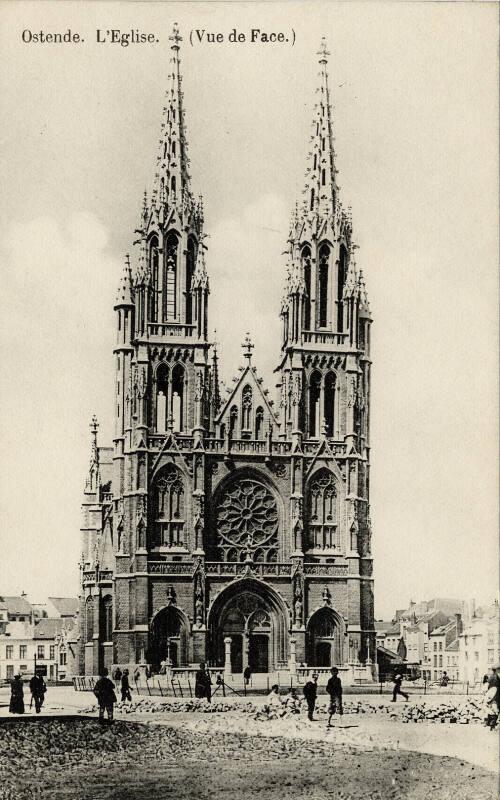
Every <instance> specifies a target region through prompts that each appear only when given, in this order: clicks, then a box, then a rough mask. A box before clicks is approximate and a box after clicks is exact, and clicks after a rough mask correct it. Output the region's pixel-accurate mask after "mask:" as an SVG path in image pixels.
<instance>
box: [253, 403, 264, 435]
mask: <svg viewBox="0 0 500 800" xmlns="http://www.w3.org/2000/svg"><path fill="white" fill-rule="evenodd" d="M263 436H264V409H263V408H262V406H259V407H258V408H257V410H256V412H255V438H256V439H262V438H263Z"/></svg>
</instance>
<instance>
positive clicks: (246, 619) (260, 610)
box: [209, 579, 288, 674]
mask: <svg viewBox="0 0 500 800" xmlns="http://www.w3.org/2000/svg"><path fill="white" fill-rule="evenodd" d="M209 628H210V653H211V661H212V663H213V665H214V666H217V667H224V666H225V653H226V651H225V645H224V640H225V639H228V638H229V639H231V647H230V653H231V672H232V673H236V674H238V673H242V672H243V671H244V670H245V669H246V668H247V667H250V669H251V670H252V672H272V671H273V670H277V669H282V668H284V667H285V666H286V664H287V643H288V642H287V639H288V635H287V634H288V624H287V615H286V610H285V609H284V608H282V607H281V605H280V602H279V600H278V599H277V598H276V599H275V597H274V592H273V591H272V589H270V587H268V586H267V585H266V584H264V583H261V582H260V581H257V580H254V579H244V580H241V581H235V583H234V584H231V585H230V586H228V587H227V589H225V590H224V591H223V592H221V594H220V595H219V597H218V598H217V599H216V601H215V602H214V606H213V607H212V609H211V611H210V625H209Z"/></svg>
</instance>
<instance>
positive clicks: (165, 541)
mask: <svg viewBox="0 0 500 800" xmlns="http://www.w3.org/2000/svg"><path fill="white" fill-rule="evenodd" d="M154 513H155V520H154V522H155V529H156V530H155V534H156V536H155V543H156V545H159V546H161V547H176V546H177V547H179V546H183V545H184V524H185V494H184V483H183V480H182V476H181V473H180V472H179V470H178V469H177V467H176V466H175V465H174V464H168V465H167V466H166V467H165V468H164V469H163V470H162V471H161V473H160V475H159V477H158V478H157V479H156V481H155V484H154Z"/></svg>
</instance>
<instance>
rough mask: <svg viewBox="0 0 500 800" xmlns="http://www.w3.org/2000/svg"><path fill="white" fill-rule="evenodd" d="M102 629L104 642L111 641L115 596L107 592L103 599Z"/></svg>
mask: <svg viewBox="0 0 500 800" xmlns="http://www.w3.org/2000/svg"><path fill="white" fill-rule="evenodd" d="M100 627H101V631H100V639H101V641H102V642H111V641H112V639H113V598H112V597H111V595H109V594H107V595H106V596H105V597H103V598H102V601H101V626H100Z"/></svg>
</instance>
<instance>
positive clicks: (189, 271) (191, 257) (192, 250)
mask: <svg viewBox="0 0 500 800" xmlns="http://www.w3.org/2000/svg"><path fill="white" fill-rule="evenodd" d="M195 263H196V242H195V240H194V239H193V237H192V236H190V237H189V239H188V244H187V253H186V289H185V291H186V324H187V325H190V324H191V323H192V321H193V294H192V291H191V284H192V282H193V274H194V268H195Z"/></svg>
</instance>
